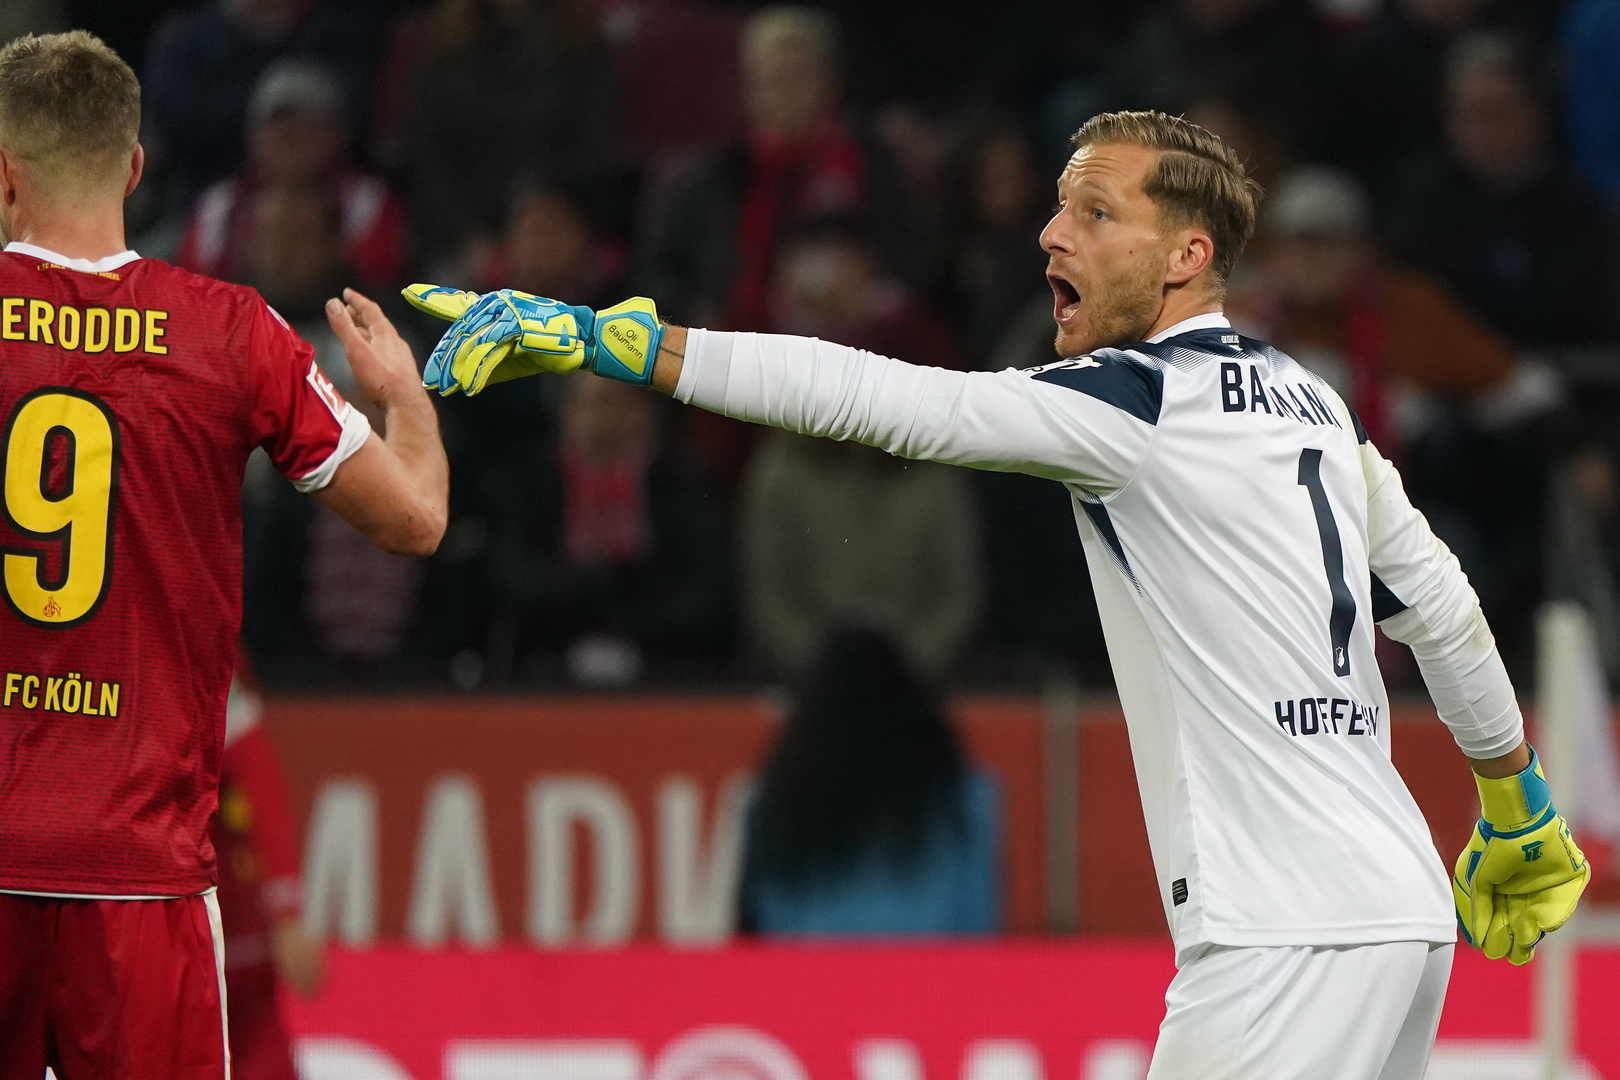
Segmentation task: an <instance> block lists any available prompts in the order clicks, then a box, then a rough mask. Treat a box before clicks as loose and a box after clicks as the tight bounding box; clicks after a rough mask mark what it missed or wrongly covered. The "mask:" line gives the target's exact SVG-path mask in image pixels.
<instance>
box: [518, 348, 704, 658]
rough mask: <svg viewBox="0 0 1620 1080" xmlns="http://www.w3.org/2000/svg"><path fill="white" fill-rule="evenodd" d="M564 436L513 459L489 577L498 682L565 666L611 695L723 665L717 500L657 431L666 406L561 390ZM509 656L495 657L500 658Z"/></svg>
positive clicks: (606, 387) (596, 387)
mask: <svg viewBox="0 0 1620 1080" xmlns="http://www.w3.org/2000/svg"><path fill="white" fill-rule="evenodd" d="M566 395H567V396H566V397H565V399H564V402H563V405H562V413H561V417H560V423H559V436H558V439H557V440H556V442H555V443H554V444H552V445H550V446H548V447H546V448H545V449H544V450H543V451H542V452H541V453H540V454H539V455H537V456H536V457H531V458H529V459H527V460H518V459H509V460H510V464H509V467H508V469H507V471H506V473H505V475H503V476H502V477H500V478H499V482H500V483H501V484H502V485H504V486H503V488H502V497H501V498H499V499H491V504H492V505H499V506H501V507H503V508H504V511H505V513H504V515H503V517H502V518H501V519H500V520H499V521H497V522H495V524H494V526H493V528H494V536H493V538H492V540H491V545H492V548H493V552H492V559H491V563H492V567H493V577H492V579H491V581H490V583H489V588H490V590H491V591H492V593H493V594H494V595H495V596H496V597H497V607H498V608H499V610H498V611H497V614H496V620H497V625H502V624H504V625H505V626H506V627H507V628H506V629H505V630H504V631H502V632H501V636H502V637H503V638H504V640H501V641H497V642H496V643H495V645H494V646H493V647H492V648H491V653H492V654H497V655H492V656H491V657H490V664H491V666H492V667H493V668H494V669H495V670H496V671H498V672H499V671H504V670H515V671H516V673H517V674H519V675H530V674H535V673H539V672H544V671H546V670H548V668H549V669H555V667H556V666H557V664H556V662H557V661H558V660H559V659H560V660H562V661H564V663H565V664H566V670H567V672H568V674H569V675H570V676H572V677H573V678H574V679H575V680H576V681H579V682H584V683H588V684H590V683H597V684H603V683H606V684H614V683H626V682H631V681H634V680H635V679H636V678H638V677H639V676H640V675H641V674H642V672H643V671H645V670H652V671H656V672H661V673H665V674H668V673H670V672H671V671H678V670H681V669H682V667H683V665H685V666H688V667H689V666H690V665H693V664H699V665H701V664H705V663H707V664H711V665H712V664H713V663H714V662H716V661H718V660H719V659H722V658H723V654H724V650H725V647H726V643H727V642H726V632H727V629H728V624H729V614H730V610H729V609H730V590H729V584H728V570H729V568H728V558H727V544H726V536H725V526H724V518H723V515H722V511H721V507H720V501H719V500H718V499H717V498H715V497H714V496H712V495H711V494H710V490H709V485H708V484H707V482H706V479H705V478H704V476H703V475H702V474H701V473H700V472H698V471H697V470H696V469H695V468H694V467H693V466H692V465H691V464H690V463H689V462H688V461H687V460H686V459H685V457H684V456H683V455H682V454H681V452H680V449H679V447H678V446H676V445H675V444H673V443H672V441H671V440H669V439H667V438H666V437H665V434H664V432H663V430H662V427H663V424H662V412H661V409H662V408H663V406H662V403H661V402H659V400H658V399H657V398H654V397H653V396H652V395H650V394H647V393H645V392H643V391H641V390H639V389H636V388H634V387H629V386H626V385H624V384H621V383H610V382H608V381H607V380H605V379H581V380H577V381H575V382H574V383H572V384H570V386H569V387H568V389H567V391H566ZM503 651H505V652H508V653H510V655H509V656H501V655H498V654H499V653H501V652H503Z"/></svg>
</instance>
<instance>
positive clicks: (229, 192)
mask: <svg viewBox="0 0 1620 1080" xmlns="http://www.w3.org/2000/svg"><path fill="white" fill-rule="evenodd" d="M247 142H248V161H247V165H246V166H245V167H244V168H243V169H242V170H241V171H240V172H238V173H236V174H234V175H232V176H229V177H227V178H226V179H224V180H221V181H219V182H218V183H217V184H214V185H213V186H212V187H210V188H208V190H206V191H204V192H203V193H202V196H201V197H200V198H199V199H198V200H197V204H196V206H195V207H194V208H193V209H192V211H191V217H190V220H189V221H188V223H187V225H186V232H185V236H184V237H183V238H182V240H181V242H180V247H179V249H178V250H177V251H176V252H175V256H174V261H175V262H176V263H177V264H178V265H180V266H184V267H185V268H186V269H188V270H195V271H197V272H198V273H199V274H207V275H208V276H210V277H217V278H224V279H225V280H227V281H237V280H240V279H241V276H242V274H243V272H244V270H245V267H246V263H247V261H248V250H249V248H251V246H252V245H253V243H254V238H255V223H254V213H253V208H254V206H255V205H256V199H257V196H258V193H259V192H260V191H263V190H265V189H266V188H274V187H294V188H312V189H313V188H321V189H324V190H327V191H329V192H330V193H331V194H332V197H333V198H334V199H335V200H336V201H337V203H338V206H339V210H340V214H341V217H342V221H341V223H340V226H341V236H342V241H343V255H344V258H345V259H346V260H347V263H348V265H349V267H350V268H351V269H352V270H353V271H354V273H355V275H356V277H357V278H358V281H356V282H350V283H349V284H358V285H361V286H362V287H371V288H374V289H379V290H380V289H386V288H388V287H390V286H393V285H394V284H396V283H397V282H398V281H399V279H400V278H401V277H402V276H403V274H404V272H405V210H404V206H403V204H401V203H400V201H399V200H398V199H397V198H396V197H395V196H394V194H393V193H392V192H390V191H389V190H388V186H387V185H386V184H385V183H384V182H383V181H382V180H380V179H378V178H377V177H375V176H371V175H368V174H367V173H364V172H361V171H360V170H358V169H356V168H355V167H354V166H353V165H352V164H351V163H350V160H349V156H348V147H349V131H348V123H347V120H346V118H345V115H344V105H343V91H342V87H341V86H340V85H339V84H338V81H337V80H336V79H335V78H333V76H332V75H331V74H330V73H329V72H328V71H327V70H326V69H325V68H323V67H321V66H320V65H319V64H316V63H313V62H311V61H308V60H286V61H279V62H277V63H275V64H273V65H271V66H270V67H269V68H268V69H267V70H266V71H265V73H264V76H263V77H262V78H260V80H259V83H258V85H257V86H256V87H254V90H253V98H252V100H251V101H250V102H249V104H248V137H247Z"/></svg>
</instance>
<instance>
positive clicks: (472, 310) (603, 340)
mask: <svg viewBox="0 0 1620 1080" xmlns="http://www.w3.org/2000/svg"><path fill="white" fill-rule="evenodd" d="M404 293H405V299H406V300H408V301H410V303H411V305H412V306H414V307H416V308H418V309H420V310H422V311H425V312H427V313H428V314H430V315H435V316H437V317H438V318H441V319H447V320H451V323H450V328H449V329H448V330H446V331H445V332H444V337H442V338H440V339H439V344H438V346H437V347H435V348H434V350H433V354H432V355H431V356H430V357H428V362H427V368H426V369H425V370H424V371H423V373H422V382H423V384H424V385H426V386H429V387H431V388H433V389H435V390H437V391H438V392H439V393H440V394H453V393H455V392H456V391H457V390H460V391H461V392H463V393H465V394H468V395H472V394H476V393H479V392H480V391H482V390H483V389H484V387H486V386H488V385H490V384H491V383H498V382H506V381H507V380H509V379H518V378H522V377H523V376H525V375H536V374H539V373H540V372H543V371H549V372H555V373H558V374H566V373H568V372H571V371H577V370H580V369H584V370H586V371H593V372H595V373H596V374H598V375H602V376H605V377H607V378H610V379H618V380H620V381H621V382H628V383H637V384H640V385H646V384H648V383H650V382H651V381H652V375H653V366H654V360H655V358H656V356H657V353H658V343H659V341H660V340H661V339H662V338H663V334H664V327H663V324H662V323H660V322H659V321H658V309H657V308H656V307H655V306H654V305H653V302H652V301H651V300H648V299H646V298H644V297H635V298H634V299H631V300H626V301H625V302H624V303H622V304H616V305H614V306H613V307H610V308H604V309H603V310H601V311H592V310H591V309H590V308H588V307H577V306H571V305H568V304H564V303H560V302H559V301H556V300H548V299H546V298H545V297H543V296H534V295H531V294H529V293H525V292H519V291H517V290H516V289H501V290H500V291H498V292H492V293H484V294H482V295H480V294H478V293H472V292H459V291H457V290H455V289H446V288H443V287H442V286H438V285H412V286H410V287H408V288H406V289H405V290H404Z"/></svg>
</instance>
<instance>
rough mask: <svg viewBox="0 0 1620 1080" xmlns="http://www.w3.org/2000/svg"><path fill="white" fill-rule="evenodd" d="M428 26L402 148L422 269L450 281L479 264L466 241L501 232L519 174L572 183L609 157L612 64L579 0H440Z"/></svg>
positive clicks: (477, 242) (593, 173) (479, 241)
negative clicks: (438, 271) (446, 273)
mask: <svg viewBox="0 0 1620 1080" xmlns="http://www.w3.org/2000/svg"><path fill="white" fill-rule="evenodd" d="M429 26H430V31H429V33H428V36H427V40H426V48H425V50H423V51H424V53H425V55H423V56H422V57H421V59H420V64H421V67H420V71H419V74H418V77H417V79H416V85H415V87H414V94H413V95H412V99H411V100H412V102H413V104H412V107H411V109H410V116H411V118H412V121H413V128H412V130H411V132H410V136H409V145H408V148H407V150H406V157H407V169H408V172H409V174H410V178H411V206H412V218H413V221H414V222H415V224H416V227H417V231H418V237H419V241H420V244H421V246H422V255H423V257H424V258H425V259H426V260H427V262H428V265H429V266H437V267H445V266H449V267H451V268H452V270H451V276H452V277H455V276H457V275H456V274H455V273H454V268H455V267H457V266H460V267H464V268H465V267H474V266H476V264H477V262H478V261H479V260H478V259H477V258H476V257H473V258H469V257H468V253H467V249H468V248H469V245H470V246H471V247H472V248H473V249H474V251H475V252H476V251H477V250H478V249H480V248H482V247H484V246H486V245H487V244H488V243H489V242H490V241H491V238H493V237H494V236H495V235H496V234H497V233H498V232H499V230H500V228H501V223H502V219H503V218H504V216H505V214H506V210H507V205H508V203H509V201H510V199H511V192H512V185H513V183H514V181H516V180H517V179H518V178H519V177H532V178H535V179H537V180H539V181H542V182H545V183H552V184H562V185H581V184H586V183H589V182H590V181H591V180H592V179H593V178H595V177H597V176H599V175H600V174H601V173H602V171H603V170H604V169H605V168H606V167H607V166H608V165H609V164H610V158H611V154H612V148H613V115H612V114H613V87H612V80H611V64H610V60H609V57H608V55H607V52H606V47H605V44H604V42H603V40H602V35H601V32H600V29H599V27H598V26H597V23H596V18H595V15H594V14H593V13H592V11H591V9H590V7H589V5H588V4H587V3H585V0H439V2H438V3H437V5H436V6H435V7H434V9H433V12H432V15H431V16H430V22H429ZM558 147H566V148H567V152H566V153H559V152H556V148H558ZM463 279H464V275H463ZM432 280H440V279H439V278H433V279H432Z"/></svg>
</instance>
